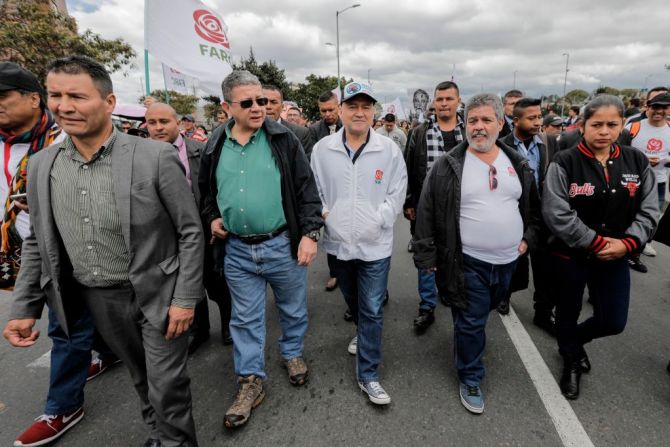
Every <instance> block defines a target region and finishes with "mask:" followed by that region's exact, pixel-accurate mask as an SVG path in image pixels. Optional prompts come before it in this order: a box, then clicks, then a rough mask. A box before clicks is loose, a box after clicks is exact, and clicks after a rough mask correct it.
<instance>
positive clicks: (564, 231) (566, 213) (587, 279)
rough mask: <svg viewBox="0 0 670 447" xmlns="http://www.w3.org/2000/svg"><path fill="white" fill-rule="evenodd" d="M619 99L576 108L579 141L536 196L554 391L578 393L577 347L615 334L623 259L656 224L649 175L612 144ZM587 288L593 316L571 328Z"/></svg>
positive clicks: (580, 363)
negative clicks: (545, 259)
mask: <svg viewBox="0 0 670 447" xmlns="http://www.w3.org/2000/svg"><path fill="white" fill-rule="evenodd" d="M623 115H624V105H623V102H622V101H621V100H620V99H619V98H617V97H615V96H611V95H602V96H598V97H596V98H595V99H594V100H593V101H591V102H590V103H589V104H588V105H587V106H586V108H585V110H584V119H583V121H582V123H581V127H582V138H581V141H580V142H579V143H578V144H577V145H576V146H574V147H572V148H570V149H567V150H565V151H561V152H559V153H557V154H556V156H555V157H554V159H553V162H552V163H551V165H550V166H549V169H548V171H547V175H546V178H545V185H544V194H543V195H542V215H543V217H544V221H545V222H546V224H547V226H548V227H549V229H550V230H551V232H552V234H553V235H552V237H551V239H550V241H549V247H550V254H551V256H550V258H551V259H550V262H551V270H552V271H554V272H561V274H560V275H555V276H554V284H552V286H553V287H550V289H551V290H553V291H554V293H556V296H555V300H556V301H555V302H556V303H557V305H556V332H557V340H558V347H559V352H560V353H561V355H562V356H563V359H564V366H563V374H562V376H561V384H560V385H561V391H562V393H563V395H564V396H565V397H566V398H568V399H576V398H577V397H578V396H579V381H580V378H581V374H582V373H583V372H588V371H590V369H591V364H590V362H589V359H588V357H587V355H586V351H585V350H584V345H585V344H586V343H588V342H590V341H591V340H593V339H595V338H600V337H606V336H608V335H615V334H619V333H621V332H622V331H623V329H624V327H625V326H626V320H627V319H628V302H629V299H630V271H629V268H628V262H627V257H628V255H629V254H632V253H637V252H639V251H640V250H641V249H642V247H643V246H644V244H645V243H646V242H647V241H649V240H650V239H651V236H652V235H653V233H654V230H655V228H656V225H657V224H658V217H659V210H658V194H657V193H656V183H655V177H654V174H653V172H652V171H651V168H650V166H649V162H648V161H647V158H646V157H645V156H644V154H642V153H641V152H640V151H638V150H636V149H634V148H632V147H629V146H620V145H619V144H617V143H616V141H617V138H618V137H619V134H620V133H621V130H622V129H623V122H624V118H623ZM587 284H588V286H589V289H590V296H591V300H592V302H593V315H592V316H591V317H590V318H588V319H586V320H585V321H584V322H582V323H580V324H577V321H578V319H579V314H580V312H581V309H582V296H583V293H584V287H585V286H586V285H587Z"/></svg>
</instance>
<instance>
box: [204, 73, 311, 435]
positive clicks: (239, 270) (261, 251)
mask: <svg viewBox="0 0 670 447" xmlns="http://www.w3.org/2000/svg"><path fill="white" fill-rule="evenodd" d="M222 89H223V98H224V101H225V102H224V104H223V108H224V110H226V112H227V113H228V114H229V115H230V117H231V120H230V121H229V122H228V123H226V124H225V125H223V126H220V127H219V128H217V129H216V130H215V131H214V134H213V135H212V137H211V138H210V139H209V140H208V142H207V146H206V148H205V151H204V154H203V156H202V161H201V166H200V175H199V185H200V193H201V194H202V215H203V219H204V221H205V222H207V223H208V224H209V225H210V228H211V231H212V239H211V242H212V243H214V244H215V247H214V250H215V257H216V258H217V262H218V263H219V264H223V265H224V269H225V273H226V280H227V281H228V286H229V287H230V293H231V296H232V315H231V319H230V333H231V335H232V337H233V343H234V347H235V349H234V363H235V373H236V375H237V376H238V384H239V392H238V395H237V398H236V399H235V402H234V403H233V405H232V406H231V407H230V408H229V409H228V411H227V412H226V415H225V417H224V425H225V426H226V427H228V428H233V427H238V426H240V425H242V424H244V423H246V422H247V420H248V419H249V416H250V414H251V410H252V408H255V407H256V406H258V405H259V404H260V403H261V402H262V401H263V398H264V397H265V391H264V389H263V381H264V380H265V378H266V373H265V354H264V347H265V302H266V287H267V284H268V283H269V284H270V286H271V287H272V290H273V293H274V297H275V304H276V306H277V310H278V312H279V315H280V327H281V334H282V335H281V337H280V338H279V350H280V353H281V356H282V358H283V362H284V366H285V367H286V369H287V370H288V376H289V381H290V382H291V384H293V385H304V384H305V383H306V381H307V375H308V369H307V364H306V363H305V360H304V359H303V348H304V338H305V332H306V330H307V302H306V289H307V266H308V265H309V264H310V263H311V262H312V261H313V260H314V258H315V257H316V250H317V246H316V242H317V240H318V239H319V230H320V228H321V227H322V226H323V219H322V217H321V208H322V206H321V200H320V198H319V194H318V191H317V188H316V183H315V180H314V175H313V174H312V170H311V169H310V167H309V163H308V161H307V157H306V156H305V154H304V152H303V151H302V150H301V146H300V142H299V141H298V138H297V137H296V136H295V135H294V134H293V133H292V132H290V131H289V130H288V129H287V128H286V127H284V126H282V125H280V124H277V122H276V121H274V120H272V119H266V117H265V106H266V105H267V102H268V99H267V97H265V96H264V95H263V90H262V88H261V84H260V82H259V80H258V78H257V77H256V76H254V75H253V74H251V73H249V72H248V71H244V70H240V71H233V72H232V73H231V74H230V75H228V76H227V77H226V79H224V81H223V84H222Z"/></svg>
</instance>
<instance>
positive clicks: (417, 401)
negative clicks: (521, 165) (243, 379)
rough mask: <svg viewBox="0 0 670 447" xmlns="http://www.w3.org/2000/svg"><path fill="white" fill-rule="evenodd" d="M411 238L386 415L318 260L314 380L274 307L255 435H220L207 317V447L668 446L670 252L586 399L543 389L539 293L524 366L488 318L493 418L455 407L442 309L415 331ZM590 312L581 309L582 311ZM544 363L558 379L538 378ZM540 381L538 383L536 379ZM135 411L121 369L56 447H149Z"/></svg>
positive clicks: (524, 316) (310, 349)
mask: <svg viewBox="0 0 670 447" xmlns="http://www.w3.org/2000/svg"><path fill="white" fill-rule="evenodd" d="M408 237H409V225H408V224H407V223H406V221H404V220H400V219H399V221H398V224H397V225H396V243H395V251H394V255H393V262H392V271H391V275H390V280H389V291H390V294H391V300H390V304H389V305H388V306H387V307H386V315H385V326H384V349H383V355H384V358H383V366H382V369H381V374H382V383H383V385H384V387H385V388H386V389H387V391H388V392H389V394H390V395H391V397H392V399H393V402H392V403H391V405H389V406H388V407H386V408H379V407H376V406H374V405H373V404H371V403H369V402H368V400H367V399H366V397H365V396H364V395H363V394H362V393H361V392H360V391H359V390H358V388H357V386H356V382H355V376H354V357H353V356H350V355H349V354H348V353H347V351H346V347H347V343H348V342H349V340H350V339H351V337H352V336H353V335H354V326H353V324H352V323H347V322H345V321H344V320H343V319H342V313H343V311H344V308H345V305H344V302H343V299H342V296H341V294H340V292H339V290H337V291H335V292H330V293H328V292H325V291H324V290H323V284H324V283H325V280H326V278H327V276H328V275H327V267H326V262H325V254H324V253H320V254H319V257H318V259H317V262H316V263H315V265H314V266H313V267H312V268H311V269H310V274H309V284H310V288H309V297H308V300H309V311H310V328H309V331H308V334H307V339H306V350H305V355H306V358H307V359H308V362H309V366H310V368H311V376H310V381H309V382H308V384H307V385H306V386H304V387H301V388H295V387H292V386H291V385H290V384H289V383H288V380H287V377H286V375H285V374H286V373H285V370H284V369H283V368H282V367H281V365H280V362H279V355H278V352H277V346H276V343H275V341H276V339H277V337H278V322H277V313H276V311H275V309H274V305H273V301H272V298H271V297H270V299H268V312H267V319H268V334H267V371H268V381H267V383H266V390H267V397H266V399H265V401H264V403H263V404H262V405H261V406H260V407H258V409H257V410H255V411H254V413H253V415H252V418H251V420H250V421H249V423H248V424H247V425H246V426H245V427H243V428H241V429H238V430H235V431H229V430H224V429H223V428H222V417H223V414H224V412H225V410H226V409H227V407H228V406H229V405H230V403H231V402H232V399H233V397H234V395H235V390H236V385H235V377H234V373H233V365H232V354H231V348H230V347H224V346H222V344H221V343H220V337H219V336H220V322H219V321H218V316H217V314H218V313H217V312H212V313H211V320H212V325H213V328H212V338H211V339H210V340H209V341H208V342H207V343H206V344H205V345H204V346H203V347H201V348H200V350H199V351H198V352H197V353H196V354H195V355H194V356H192V357H191V359H190V362H189V371H190V374H191V378H192V391H193V397H194V415H195V420H196V425H197V429H198V437H199V441H200V445H202V446H220V445H221V446H223V445H235V446H236V447H244V446H261V445H277V446H347V447H350V446H367V445H382V446H438V445H439V446H443V445H458V446H474V445H496V446H517V445H520V446H536V445H542V446H547V447H549V446H561V445H570V442H571V438H570V435H571V434H574V433H579V432H581V433H583V435H584V437H582V438H581V439H582V441H579V442H576V443H574V444H573V445H578V444H582V445H588V442H589V440H590V442H592V443H593V445H596V446H632V445H646V446H667V445H670V441H669V440H668V439H670V425H669V424H668V421H670V374H668V372H667V371H666V369H665V368H666V365H667V363H668V360H670V342H669V337H668V334H670V317H669V313H670V302H669V298H670V294H669V293H668V291H669V290H670V277H669V275H668V272H669V270H670V269H669V268H668V261H669V260H670V248H668V247H665V246H659V245H657V246H656V249H657V251H658V256H657V257H655V258H647V257H645V258H644V260H645V261H646V263H647V265H648V266H649V270H650V271H649V273H648V274H646V275H642V274H639V273H635V272H633V273H632V276H633V281H632V282H633V288H632V299H631V306H630V315H629V323H628V327H627V328H626V331H625V332H624V333H623V334H622V335H619V336H616V337H610V338H607V339H604V340H598V341H595V342H593V343H592V344H591V345H590V346H588V348H587V350H588V352H589V356H590V358H591V362H592V364H593V370H592V372H591V373H590V374H588V375H585V376H584V378H583V379H582V395H581V397H580V398H579V399H578V400H577V401H573V402H569V403H567V401H565V400H564V399H562V398H559V399H556V398H555V397H556V396H554V400H552V399H551V398H546V394H547V393H546V391H547V390H548V389H550V388H551V386H547V385H546V384H547V380H548V381H549V384H550V385H553V386H554V387H555V384H554V383H553V382H552V376H553V379H557V378H558V376H559V374H560V367H561V361H560V357H559V355H558V353H557V348H556V343H555V340H554V339H552V338H551V337H549V336H548V335H546V334H545V333H544V332H542V331H540V330H539V329H537V328H535V327H534V326H533V325H532V323H531V321H532V315H533V314H532V312H533V311H532V300H531V294H530V293H529V292H528V291H524V292H520V293H517V294H515V295H514V296H513V305H512V306H513V309H514V311H515V313H516V314H517V315H518V319H519V320H520V322H521V325H517V326H516V327H517V329H515V330H516V332H515V333H516V337H517V338H518V337H519V336H521V338H523V336H524V334H525V332H526V331H527V334H528V335H530V338H529V340H531V341H532V342H531V343H528V344H527V345H525V346H521V347H520V348H519V349H520V351H523V352H525V353H526V354H525V355H526V357H524V359H525V360H526V361H525V362H524V361H522V357H521V356H520V354H519V352H520V351H518V350H517V347H516V346H515V344H514V343H513V341H512V340H513V338H511V337H510V333H509V332H508V330H507V328H506V326H507V325H511V326H514V324H513V323H514V321H513V320H512V319H509V320H507V323H508V324H507V325H504V324H503V320H502V318H501V317H499V316H498V315H497V313H492V314H491V318H490V321H489V324H488V330H487V334H488V346H487V353H486V357H485V364H486V366H487V377H486V379H485V382H484V383H483V392H484V394H485V397H486V411H485V413H484V414H483V415H481V416H474V415H471V414H470V413H468V412H467V411H466V410H465V409H464V408H463V407H462V406H461V404H460V402H459V399H458V391H457V390H458V381H457V379H456V375H455V371H454V362H453V355H452V352H453V351H452V350H453V333H452V331H453V327H452V323H451V315H450V311H449V309H448V308H446V307H443V306H442V305H439V306H440V307H439V308H438V309H437V313H436V316H437V322H436V324H434V325H433V326H432V327H431V328H430V329H429V330H428V331H427V332H426V333H425V334H424V335H422V336H417V335H415V334H414V332H413V331H412V319H413V318H414V316H415V314H416V312H417V308H418V298H417V292H416V270H415V269H414V267H413V264H412V262H411V255H410V254H409V253H407V250H406V245H407V240H408ZM557 274H560V272H557ZM270 296H271V294H270ZM9 301H10V295H9V293H4V292H3V293H0V320H2V321H5V320H6V319H7V315H8V312H9ZM212 306H215V305H214V304H212ZM589 311H590V307H589V306H588V305H585V308H584V311H583V313H584V314H586V313H588V312H589ZM505 318H510V317H505ZM38 324H39V328H40V329H41V330H42V334H43V335H42V337H41V338H40V340H39V341H38V343H37V344H36V345H35V346H33V347H31V348H29V349H17V348H12V347H11V346H9V345H8V344H7V343H0V368H1V369H0V371H1V373H0V374H1V376H0V377H1V378H2V380H0V446H6V445H11V443H12V441H13V440H14V438H15V437H16V436H17V435H18V434H19V433H20V432H21V431H23V430H24V429H25V428H26V427H27V426H28V425H29V424H30V423H31V422H32V420H33V418H35V417H36V416H38V415H39V414H41V412H42V409H43V405H44V399H45V396H46V392H47V385H48V375H49V369H48V361H45V360H47V358H46V357H43V355H44V354H45V353H47V352H48V351H49V349H50V341H49V339H48V338H47V337H46V314H45V317H44V318H43V319H42V320H40V321H39V323H38ZM524 328H525V331H524V330H523V329H524ZM535 347H536V348H537V352H539V354H540V356H541V357H540V356H537V359H535V360H533V358H530V360H529V358H528V357H527V353H528V352H531V353H532V352H533V351H534V350H535ZM545 364H546V366H548V370H546V368H545V370H546V371H549V372H550V374H545V376H542V375H541V374H540V376H537V371H540V373H541V372H542V371H543V368H544V365H545ZM531 370H533V371H536V375H534V376H532V377H531V375H530V373H529V371H531ZM543 381H544V382H543ZM538 388H540V391H541V392H538ZM549 394H551V393H549ZM541 395H543V396H544V397H543V398H541ZM557 407H559V408H558V410H557ZM138 408H139V406H138V399H137V397H136V395H135V392H134V390H133V388H132V386H131V384H130V380H129V377H128V374H127V372H126V371H125V369H124V368H123V367H122V366H120V367H116V368H114V369H112V370H110V371H109V372H108V373H106V374H105V375H103V376H101V377H99V378H97V379H95V380H94V381H92V382H91V383H90V384H88V385H87V387H86V404H85V412H86V416H85V417H84V419H83V420H82V421H81V422H80V423H79V424H78V425H77V426H76V427H74V428H73V429H72V430H71V431H70V432H69V433H67V434H66V435H65V436H64V437H63V438H62V439H61V441H60V443H59V444H58V445H63V446H73V447H77V446H91V445H97V446H139V445H142V444H143V442H144V440H145V438H146V436H147V432H146V430H145V427H144V426H143V424H142V422H141V419H140V414H139V409H138ZM561 408H562V410H561ZM572 439H573V441H574V438H572ZM578 439H579V438H578Z"/></svg>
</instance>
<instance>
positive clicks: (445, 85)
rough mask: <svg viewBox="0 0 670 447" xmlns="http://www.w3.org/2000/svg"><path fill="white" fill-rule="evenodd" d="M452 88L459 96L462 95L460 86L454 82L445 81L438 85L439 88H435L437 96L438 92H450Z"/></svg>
mask: <svg viewBox="0 0 670 447" xmlns="http://www.w3.org/2000/svg"><path fill="white" fill-rule="evenodd" d="M450 88H453V89H455V90H456V93H458V94H459V95H460V94H461V91H460V90H459V89H458V85H456V83H455V82H453V81H444V82H440V83H439V84H437V86H435V94H437V91H438V90H449V89H450Z"/></svg>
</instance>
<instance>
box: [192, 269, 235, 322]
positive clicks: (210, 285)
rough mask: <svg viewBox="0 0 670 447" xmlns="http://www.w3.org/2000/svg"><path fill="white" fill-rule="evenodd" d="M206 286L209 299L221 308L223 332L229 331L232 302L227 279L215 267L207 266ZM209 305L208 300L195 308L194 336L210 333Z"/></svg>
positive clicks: (205, 271)
mask: <svg viewBox="0 0 670 447" xmlns="http://www.w3.org/2000/svg"><path fill="white" fill-rule="evenodd" d="M203 282H204V285H205V290H206V291H207V297H208V298H209V299H210V300H212V301H214V302H215V303H216V304H217V305H218V307H219V316H220V317H221V331H222V332H224V331H229V328H228V326H229V324H230V312H231V300H230V289H228V283H227V282H226V278H225V276H224V275H222V274H221V273H219V272H217V271H215V270H214V268H213V266H211V265H210V266H208V265H207V264H206V265H205V270H204V281H203ZM209 329H210V324H209V305H208V303H207V300H201V301H200V302H199V303H198V304H197V305H196V306H195V315H194V317H193V325H192V326H191V333H192V334H194V335H197V334H205V333H207V332H209Z"/></svg>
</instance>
